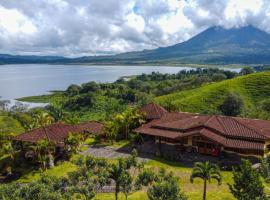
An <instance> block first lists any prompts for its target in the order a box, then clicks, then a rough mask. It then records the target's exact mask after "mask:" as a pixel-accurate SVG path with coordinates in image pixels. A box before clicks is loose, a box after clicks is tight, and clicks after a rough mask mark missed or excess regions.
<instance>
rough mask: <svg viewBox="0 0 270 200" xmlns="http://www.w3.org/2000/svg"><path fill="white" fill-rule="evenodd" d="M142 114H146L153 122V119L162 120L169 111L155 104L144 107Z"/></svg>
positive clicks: (141, 110)
mask: <svg viewBox="0 0 270 200" xmlns="http://www.w3.org/2000/svg"><path fill="white" fill-rule="evenodd" d="M140 112H142V113H144V114H145V118H146V119H148V120H152V119H159V118H161V117H162V116H163V115H164V114H165V113H167V112H168V111H167V110H166V109H165V108H163V107H161V106H159V105H157V104H155V103H149V104H147V105H145V106H143V107H142V108H141V109H140Z"/></svg>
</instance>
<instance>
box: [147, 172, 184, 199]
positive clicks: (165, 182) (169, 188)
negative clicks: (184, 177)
mask: <svg viewBox="0 0 270 200" xmlns="http://www.w3.org/2000/svg"><path fill="white" fill-rule="evenodd" d="M147 196H148V198H149V200H187V197H186V196H185V195H184V194H183V193H182V192H181V190H180V188H179V185H178V181H177V178H176V177H174V176H173V174H172V173H169V174H165V175H164V176H162V177H161V178H159V179H158V180H157V181H156V182H154V184H153V185H152V186H151V187H150V188H149V189H148V191H147Z"/></svg>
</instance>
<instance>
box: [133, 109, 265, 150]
mask: <svg viewBox="0 0 270 200" xmlns="http://www.w3.org/2000/svg"><path fill="white" fill-rule="evenodd" d="M136 131H137V132H138V133H141V134H147V135H154V136H158V137H165V138H166V137H167V138H170V139H180V138H182V137H186V136H189V135H193V134H200V135H202V136H204V137H207V138H208V139H210V140H213V141H215V142H217V143H219V144H221V145H222V146H224V147H228V148H238V149H255V150H261V151H262V150H263V148H264V142H265V141H266V140H267V139H270V122H269V121H265V120H253V119H244V118H237V117H226V116H215V115H214V116H208V115H199V114H191V113H166V114H164V115H163V116H162V117H161V118H160V119H156V120H153V121H151V122H150V123H148V124H145V125H143V126H141V127H139V128H138V129H136Z"/></svg>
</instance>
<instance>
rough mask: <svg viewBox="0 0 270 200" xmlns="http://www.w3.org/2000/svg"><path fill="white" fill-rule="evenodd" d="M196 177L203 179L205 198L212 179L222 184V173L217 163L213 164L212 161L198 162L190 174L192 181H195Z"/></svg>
mask: <svg viewBox="0 0 270 200" xmlns="http://www.w3.org/2000/svg"><path fill="white" fill-rule="evenodd" d="M195 178H200V179H202V180H203V183H204V184H203V200H205V199H206V190H207V182H210V181H211V180H212V179H215V180H217V182H218V184H219V185H220V184H221V180H222V177H221V173H220V170H219V167H218V166H217V165H214V164H211V163H210V162H208V161H207V162H205V163H201V162H196V163H195V165H194V168H193V171H192V174H191V176H190V182H191V183H193V181H194V179H195Z"/></svg>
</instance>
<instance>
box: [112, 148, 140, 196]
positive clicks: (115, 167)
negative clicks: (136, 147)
mask: <svg viewBox="0 0 270 200" xmlns="http://www.w3.org/2000/svg"><path fill="white" fill-rule="evenodd" d="M136 155H137V152H136V151H133V152H132V155H131V156H129V157H128V158H119V159H118V162H117V163H112V164H111V165H110V167H109V174H110V176H109V177H110V179H112V180H113V181H114V183H115V192H114V193H115V199H116V200H118V194H119V192H121V191H122V192H124V193H125V195H126V198H127V195H128V193H129V192H130V191H131V189H132V179H131V175H130V172H129V169H131V168H132V167H136V166H138V164H137V162H136V158H135V159H134V157H136ZM125 178H127V179H129V180H125Z"/></svg>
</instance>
